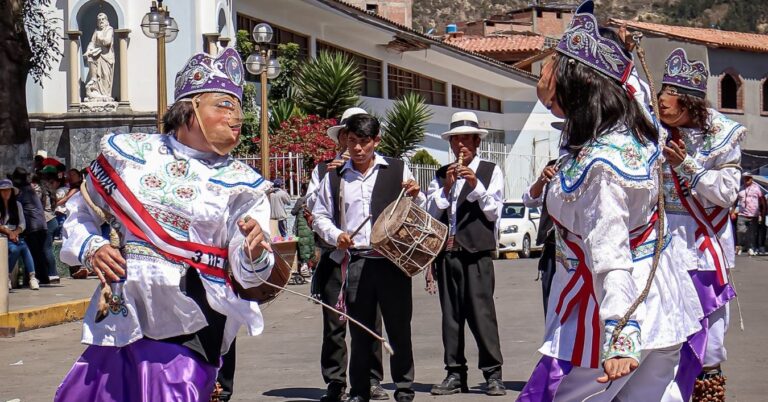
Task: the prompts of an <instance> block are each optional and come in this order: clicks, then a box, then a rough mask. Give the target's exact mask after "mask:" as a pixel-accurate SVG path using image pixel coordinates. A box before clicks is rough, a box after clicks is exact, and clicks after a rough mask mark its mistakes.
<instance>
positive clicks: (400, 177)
mask: <svg viewBox="0 0 768 402" xmlns="http://www.w3.org/2000/svg"><path fill="white" fill-rule="evenodd" d="M345 128H346V131H347V149H348V150H349V153H350V159H349V160H348V161H347V162H345V163H344V165H342V166H341V167H339V168H337V169H335V170H330V171H328V174H327V175H326V177H325V179H323V181H322V182H321V183H320V188H319V190H318V193H317V201H316V202H315V205H314V208H313V210H312V214H313V215H314V217H315V221H314V223H313V229H314V230H315V232H316V233H318V234H319V235H320V237H322V239H323V240H324V241H325V242H327V243H328V244H334V245H336V248H337V249H338V250H339V251H337V252H336V254H340V257H341V258H340V260H341V265H342V277H343V278H345V281H344V282H345V285H344V288H345V289H346V291H345V292H344V293H342V297H340V299H339V301H338V306H339V307H342V308H344V306H345V305H346V308H347V309H348V312H349V314H350V315H351V316H352V317H354V318H356V319H358V320H359V321H360V322H362V323H363V324H364V325H366V326H367V327H369V328H372V327H373V326H374V324H375V317H376V309H377V308H379V309H380V310H381V316H382V318H383V320H384V326H385V328H386V330H387V334H388V335H389V339H390V342H391V345H392V347H393V349H394V351H395V354H394V355H393V356H392V357H391V358H390V369H391V374H392V380H393V382H394V383H395V386H396V387H397V391H395V400H396V401H398V402H409V401H412V400H413V397H414V391H413V390H412V388H411V386H412V384H413V376H414V365H413V350H412V346H411V315H412V312H413V302H412V298H411V278H410V277H408V276H406V275H405V274H404V273H403V272H402V271H401V270H400V269H399V268H398V267H397V266H396V265H395V264H393V263H392V262H390V261H389V260H387V259H386V258H383V257H381V256H379V255H377V254H376V253H375V252H373V251H372V250H371V245H370V244H371V242H370V236H371V228H372V224H373V223H374V222H375V221H376V220H377V219H386V217H385V216H384V215H381V212H382V211H383V210H384V208H385V207H386V206H387V205H389V204H390V203H391V202H392V201H394V200H396V199H397V198H398V197H399V195H400V194H403V193H404V194H406V195H408V196H410V197H413V199H414V200H415V202H417V203H418V204H420V205H422V206H423V205H424V202H425V197H424V195H423V194H422V193H421V192H420V191H419V185H418V184H417V183H416V181H415V180H413V174H412V173H411V171H410V169H408V168H407V167H406V166H405V164H404V163H403V161H401V160H396V159H390V158H385V157H382V156H381V155H378V154H376V153H375V152H374V149H375V148H376V146H377V145H378V144H379V141H380V140H381V138H380V137H379V128H380V126H379V122H378V120H377V119H376V118H375V117H372V116H370V115H366V114H357V115H354V116H352V117H350V118H349V119H347V121H346V127H345ZM373 194H376V196H375V197H374V196H373ZM380 215H381V216H380ZM358 228H360V230H359V231H358ZM355 232H357V233H355ZM352 234H354V236H352ZM336 258H338V257H336ZM349 331H350V334H351V337H352V347H351V353H350V355H351V356H350V366H349V380H350V385H351V389H350V399H349V401H350V402H362V401H368V400H369V399H370V395H369V394H370V381H369V380H370V378H369V377H370V375H369V374H370V366H371V365H372V364H373V362H372V359H371V349H372V347H373V345H372V343H373V342H374V339H373V338H372V337H371V336H370V335H369V334H368V333H366V332H364V331H363V330H361V329H360V328H358V327H357V326H350V328H349Z"/></svg>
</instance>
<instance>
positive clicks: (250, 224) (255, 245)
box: [237, 216, 272, 261]
mask: <svg viewBox="0 0 768 402" xmlns="http://www.w3.org/2000/svg"><path fill="white" fill-rule="evenodd" d="M237 226H238V227H239V228H240V233H242V234H243V236H245V244H244V250H245V255H247V256H248V258H250V259H251V260H252V261H253V260H257V259H258V258H259V257H261V254H262V253H264V250H265V249H266V250H268V251H272V250H271V249H270V247H269V244H267V242H266V241H265V239H264V231H263V230H261V225H259V222H256V219H252V218H251V217H250V216H246V217H245V218H243V219H241V220H240V221H239V222H237Z"/></svg>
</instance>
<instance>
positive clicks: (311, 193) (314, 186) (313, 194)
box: [307, 166, 320, 211]
mask: <svg viewBox="0 0 768 402" xmlns="http://www.w3.org/2000/svg"><path fill="white" fill-rule="evenodd" d="M318 187H320V172H319V169H318V168H317V166H315V168H314V169H312V176H311V177H310V179H309V185H307V209H308V210H310V211H311V210H312V208H313V207H314V206H315V201H316V200H317V190H318Z"/></svg>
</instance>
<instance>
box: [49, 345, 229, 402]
mask: <svg viewBox="0 0 768 402" xmlns="http://www.w3.org/2000/svg"><path fill="white" fill-rule="evenodd" d="M216 371H217V367H215V366H212V365H210V364H208V363H205V362H203V361H202V359H200V358H199V357H198V356H197V355H196V354H195V353H194V352H192V350H190V349H189V348H186V347H184V346H181V345H177V344H173V343H167V342H160V341H155V340H151V339H140V340H138V341H136V342H134V343H132V344H130V345H128V346H124V347H111V346H95V345H92V346H89V347H88V348H87V349H86V350H85V352H83V354H82V355H81V356H80V358H79V359H78V360H77V361H76V362H75V364H74V365H73V366H72V369H71V370H70V371H69V373H68V374H67V376H66V377H64V381H63V382H62V383H61V385H60V386H59V389H58V390H57V391H56V395H55V396H54V399H53V400H54V402H74V401H98V402H127V401H131V402H150V401H151V402H155V401H183V402H207V401H208V400H210V397H211V392H212V391H213V388H214V385H215V382H216Z"/></svg>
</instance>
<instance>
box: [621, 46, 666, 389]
mask: <svg viewBox="0 0 768 402" xmlns="http://www.w3.org/2000/svg"><path fill="white" fill-rule="evenodd" d="M642 37H643V34H642V33H640V32H634V33H632V41H633V42H634V45H635V46H636V50H637V56H638V57H639V58H640V64H641V65H642V67H643V71H644V72H645V76H646V77H647V78H648V85H649V86H650V88H651V104H652V106H653V112H654V113H658V112H659V104H658V99H656V96H655V95H654V94H655V93H656V91H655V89H654V84H653V77H652V76H651V71H650V70H649V69H648V65H647V64H646V62H645V50H644V49H643V48H642V46H640V40H641V39H642ZM661 140H663V139H660V141H659V142H660V143H659V145H658V146H662V145H661ZM656 164H657V166H658V169H657V173H658V201H657V203H658V208H657V212H658V214H659V218H658V220H657V221H656V236H657V237H656V246H655V247H654V252H653V263H652V265H651V272H650V273H649V274H648V280H647V281H646V283H645V288H643V291H642V292H641V293H640V296H638V297H637V300H635V301H634V303H632V305H631V306H629V309H628V310H627V312H626V313H624V315H623V316H622V317H621V319H620V320H619V321H618V323H617V324H616V327H614V328H613V332H611V342H610V344H611V345H613V344H615V343H616V341H617V340H618V339H619V335H621V331H622V330H623V329H624V327H625V326H626V325H627V322H629V318H630V317H631V316H632V314H634V313H635V310H637V308H638V307H639V306H640V304H641V303H643V302H644V301H645V299H646V298H647V297H648V293H649V292H650V290H651V285H652V284H653V280H654V278H655V277H656V270H657V268H658V267H659V259H660V258H661V252H662V250H663V249H664V237H665V233H664V229H665V228H666V214H665V208H664V191H663V186H664V176H663V169H662V165H661V162H659V161H658V160H657V161H656ZM609 386H610V385H609ZM607 389H608V388H606V390H607Z"/></svg>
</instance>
